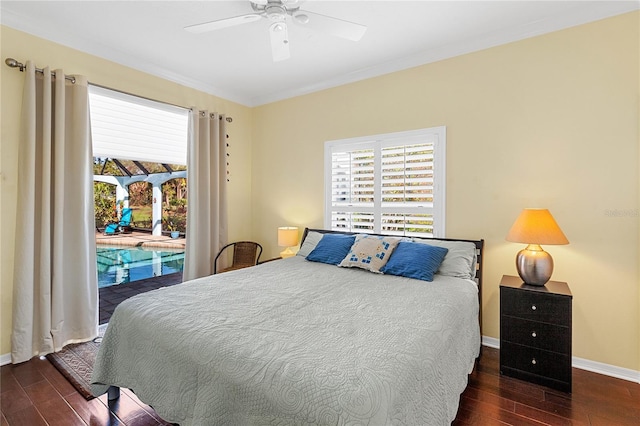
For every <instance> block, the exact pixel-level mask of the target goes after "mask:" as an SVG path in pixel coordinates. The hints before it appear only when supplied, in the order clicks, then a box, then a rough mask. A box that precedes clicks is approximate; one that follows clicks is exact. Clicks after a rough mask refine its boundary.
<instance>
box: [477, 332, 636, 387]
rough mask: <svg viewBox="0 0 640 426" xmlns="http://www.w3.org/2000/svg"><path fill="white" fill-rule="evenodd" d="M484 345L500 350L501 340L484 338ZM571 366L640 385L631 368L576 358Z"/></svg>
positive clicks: (572, 360)
mask: <svg viewBox="0 0 640 426" xmlns="http://www.w3.org/2000/svg"><path fill="white" fill-rule="evenodd" d="M482 344H483V345H484V346H488V347H490V348H496V349H500V339H496V338H494V337H488V336H482ZM571 365H572V366H573V367H575V368H579V369H581V370H587V371H591V372H593V373H598V374H602V375H605V376H610V377H615V378H617V379H622V380H628V381H630V382H635V383H640V371H635V370H631V369H629V368H622V367H616V366H615V365H609V364H604V363H602V362H597V361H590V360H588V359H584V358H578V357H576V356H574V357H572V358H571Z"/></svg>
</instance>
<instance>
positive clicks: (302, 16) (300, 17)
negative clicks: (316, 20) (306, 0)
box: [293, 12, 309, 24]
mask: <svg viewBox="0 0 640 426" xmlns="http://www.w3.org/2000/svg"><path fill="white" fill-rule="evenodd" d="M293 18H294V19H295V20H296V22H297V23H299V24H307V23H309V15H307V14H306V13H303V12H298V13H296V14H295V15H293Z"/></svg>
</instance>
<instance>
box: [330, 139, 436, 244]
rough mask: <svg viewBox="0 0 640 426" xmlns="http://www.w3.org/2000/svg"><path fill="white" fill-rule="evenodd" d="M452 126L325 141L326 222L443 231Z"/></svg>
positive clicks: (375, 229)
mask: <svg viewBox="0 0 640 426" xmlns="http://www.w3.org/2000/svg"><path fill="white" fill-rule="evenodd" d="M445 148H446V128H445V127H444V126H443V127H434V128H430V129H421V130H416V131H409V132H400V133H390V134H384V135H377V136H372V137H363V138H354V139H343V140H337V141H329V142H326V143H325V228H327V229H333V230H342V231H345V230H346V231H357V232H363V233H385V234H392V235H406V236H411V235H415V236H436V237H443V236H444V230H445V224H444V216H445V215H444V212H445V187H444V185H445V176H446V175H445Z"/></svg>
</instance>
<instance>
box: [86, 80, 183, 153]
mask: <svg viewBox="0 0 640 426" xmlns="http://www.w3.org/2000/svg"><path fill="white" fill-rule="evenodd" d="M89 104H90V108H91V138H92V143H93V156H94V157H116V158H118V159H124V160H138V161H150V162H154V163H165V164H181V165H186V164H187V131H188V113H189V110H187V109H185V108H180V107H176V106H173V105H168V104H164V103H162V102H156V101H152V100H149V99H145V98H140V97H137V96H133V95H128V94H126V93H121V92H117V91H115V90H109V89H105V88H102V87H98V86H89Z"/></svg>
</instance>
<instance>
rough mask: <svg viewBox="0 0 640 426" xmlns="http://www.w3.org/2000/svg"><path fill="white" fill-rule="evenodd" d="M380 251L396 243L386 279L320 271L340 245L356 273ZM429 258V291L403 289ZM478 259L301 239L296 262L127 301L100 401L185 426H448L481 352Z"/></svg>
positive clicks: (475, 245) (417, 283) (115, 321)
mask: <svg viewBox="0 0 640 426" xmlns="http://www.w3.org/2000/svg"><path fill="white" fill-rule="evenodd" d="M350 238H353V239H354V240H351V245H350V244H349V241H348V240H349V239H350ZM372 238H378V239H379V240H380V244H382V245H383V246H384V245H385V244H387V242H388V241H391V244H394V243H393V241H396V240H397V241H396V242H395V247H393V248H392V249H391V250H388V251H387V252H386V261H385V262H386V263H385V265H384V266H383V269H384V268H387V269H386V272H385V273H378V271H376V272H372V271H371V270H368V269H367V268H370V266H366V267H365V269H362V267H361V266H360V265H355V266H354V265H348V264H342V266H337V265H336V264H332V263H326V262H323V261H318V260H317V258H318V256H320V257H322V255H326V253H324V252H323V250H325V251H327V250H328V252H329V257H330V256H334V257H336V256H337V257H339V256H340V255H342V256H344V253H343V252H342V251H340V250H343V249H342V248H341V249H340V250H337V249H336V248H335V247H337V246H336V245H335V244H336V243H335V241H338V240H340V244H341V246H344V247H347V246H348V245H349V246H350V247H351V248H350V251H349V252H347V253H348V255H347V256H345V257H344V259H343V260H342V261H341V263H343V262H347V263H348V262H349V260H352V261H356V258H357V257H358V256H359V255H358V254H357V253H358V252H357V250H355V247H356V246H358V247H363V244H365V243H367V244H372ZM342 239H346V240H347V241H342ZM354 241H355V242H358V244H359V245H358V244H355V242H354ZM415 244H418V245H420V247H417V246H415ZM379 246H380V245H379ZM425 246H426V247H425ZM427 247H428V249H429V250H434V249H433V247H444V248H446V254H445V255H444V258H443V259H441V263H440V264H439V265H438V269H437V272H435V274H433V275H432V276H431V278H432V281H427V280H424V279H422V278H420V279H416V278H408V277H407V276H405V275H407V273H404V272H402V268H404V267H406V266H407V264H405V263H399V262H401V259H400V258H401V257H402V256H404V255H405V254H406V253H405V252H406V250H407V249H408V248H411V250H413V249H419V252H420V253H422V252H424V250H425V249H427ZM321 249H323V250H321ZM482 249H483V241H482V240H478V241H476V240H446V239H438V240H436V239H414V238H411V239H408V238H404V239H398V238H395V239H394V238H390V237H386V236H381V235H368V236H362V235H359V236H356V235H353V234H351V233H343V232H335V231H326V230H318V229H311V230H309V229H307V230H305V232H304V235H303V241H302V243H301V248H300V251H299V253H298V255H296V256H293V257H291V258H287V259H281V260H277V261H272V262H265V263H263V264H260V265H258V266H255V267H251V268H246V269H242V270H237V271H232V272H227V273H224V274H219V275H213V276H209V277H204V278H200V279H196V280H192V281H189V282H185V283H182V284H179V285H176V286H172V287H166V288H162V289H158V290H154V291H151V292H148V293H144V294H140V295H138V296H134V297H132V298H130V299H128V300H126V301H124V302H122V303H121V304H120V305H119V306H118V307H117V308H116V310H115V312H114V314H113V316H112V317H111V320H110V321H109V325H108V327H107V330H106V332H105V335H104V338H103V341H102V344H101V347H100V351H99V353H98V356H97V358H96V362H95V366H94V371H93V376H92V382H93V383H92V392H93V393H94V395H96V396H97V395H101V394H103V393H105V392H109V394H110V398H115V397H117V395H118V392H117V389H118V388H120V387H124V388H129V389H132V390H133V391H134V392H135V393H136V395H137V396H138V397H139V398H140V400H141V401H143V402H145V403H147V404H149V405H151V406H153V407H154V409H155V411H156V412H157V413H158V414H159V415H160V416H161V417H162V418H164V419H165V420H167V421H170V422H176V423H179V424H180V425H181V426H190V425H225V426H230V425H241V426H245V425H306V424H314V425H365V424H366V425H445V424H450V423H451V421H452V420H453V419H454V418H455V416H456V413H457V409H458V402H459V397H460V393H461V392H462V391H463V390H464V389H465V387H466V385H467V378H468V374H469V373H470V372H471V371H472V369H473V366H474V362H475V360H476V358H477V357H478V356H479V353H480V335H481V334H480V323H481V322H480V306H481V303H479V300H480V294H481V293H480V291H481V285H482ZM438 250H439V251H437V253H438V255H439V254H441V252H442V251H443V250H442V249H438ZM334 251H335V252H336V253H334ZM403 253H404V254H403ZM409 253H410V254H411V253H413V252H409ZM461 253H462V254H461ZM470 253H472V254H470ZM383 254H384V253H383ZM401 254H402V256H401ZM436 257H437V256H436ZM314 258H315V259H316V260H312V259H314ZM394 259H395V260H394ZM325 260H326V259H325ZM369 260H371V259H369ZM379 260H380V259H377V258H375V256H374V258H373V261H371V262H370V264H371V263H376V262H377V261H379ZM397 265H400V273H398V269H397ZM414 265H415V262H413V261H412V262H411V264H410V265H409V269H411V268H413V267H414ZM371 267H375V265H374V266H371ZM430 267H431V268H433V266H430ZM394 268H395V269H394ZM414 269H415V268H414ZM423 269H424V268H423V267H422V266H420V271H418V272H419V273H420V274H422V273H423V271H422V270H423ZM412 273H413V272H412ZM455 275H459V276H455Z"/></svg>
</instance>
